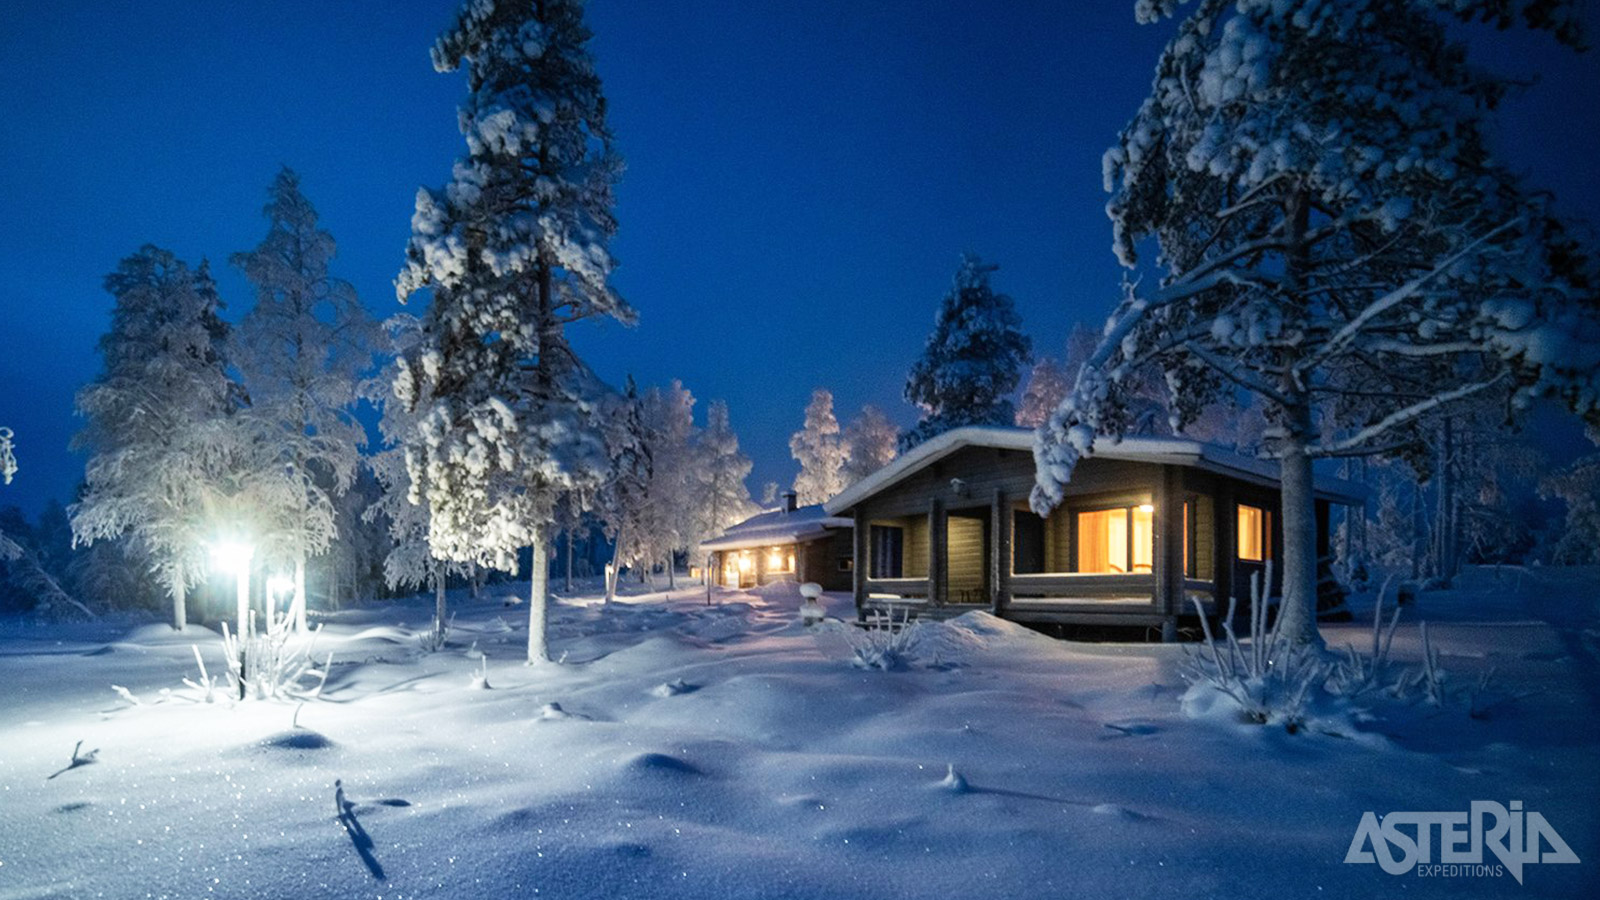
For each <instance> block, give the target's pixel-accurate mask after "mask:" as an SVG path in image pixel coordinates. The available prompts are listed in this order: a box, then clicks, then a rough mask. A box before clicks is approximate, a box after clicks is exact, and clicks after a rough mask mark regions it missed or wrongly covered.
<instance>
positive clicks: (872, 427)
mask: <svg viewBox="0 0 1600 900" xmlns="http://www.w3.org/2000/svg"><path fill="white" fill-rule="evenodd" d="M843 440H844V446H845V453H846V454H848V455H847V456H846V458H845V462H844V483H845V484H846V485H850V484H854V483H856V482H857V481H860V480H861V479H863V478H865V477H867V476H868V475H871V474H872V473H873V472H876V471H878V470H879V469H881V468H883V467H884V466H887V465H888V464H889V463H892V462H894V458H895V455H896V454H897V453H898V449H899V446H900V426H898V425H896V424H894V423H893V422H891V421H889V417H888V416H886V415H884V414H883V410H881V409H879V408H877V407H876V406H871V405H868V406H863V407H861V414H860V415H858V416H856V417H855V418H854V419H851V420H850V424H849V425H846V426H845V429H844V437H843Z"/></svg>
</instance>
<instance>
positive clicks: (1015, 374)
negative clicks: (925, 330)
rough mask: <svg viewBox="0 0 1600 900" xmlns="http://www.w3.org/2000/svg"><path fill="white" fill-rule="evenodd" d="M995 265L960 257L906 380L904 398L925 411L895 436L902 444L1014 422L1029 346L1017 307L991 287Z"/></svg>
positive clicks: (1004, 295) (914, 444)
mask: <svg viewBox="0 0 1600 900" xmlns="http://www.w3.org/2000/svg"><path fill="white" fill-rule="evenodd" d="M998 268H999V266H995V265H989V264H986V263H984V262H983V261H982V260H981V259H979V258H978V257H977V256H974V255H972V254H970V253H969V254H967V255H966V256H964V257H962V259H961V266H960V268H958V269H957V270H956V277H955V283H954V284H953V285H952V286H951V288H950V292H949V293H947V294H945V296H944V299H943V300H941V301H940V302H939V312H938V314H937V315H936V316H935V317H934V324H933V333H932V334H930V335H928V341H927V343H926V344H925V345H924V346H923V349H922V356H921V357H920V358H918V359H917V361H916V363H914V364H913V365H912V366H911V374H910V375H909V376H908V377H907V379H906V400H908V401H910V402H911V403H912V404H913V405H915V406H916V407H918V408H919V409H921V410H922V420H921V421H919V422H918V423H917V424H916V426H915V427H913V428H912V429H911V430H910V431H907V432H905V433H904V434H902V435H901V436H900V449H902V450H909V449H911V448H912V447H915V446H916V445H918V444H920V443H922V442H923V441H926V440H928V439H929V438H931V437H935V436H937V435H940V434H943V433H944V432H946V431H949V430H950V429H952V428H960V427H962V426H964V425H1011V424H1012V423H1013V422H1015V421H1016V412H1015V410H1014V409H1013V407H1012V403H1011V395H1012V393H1013V392H1014V391H1016V389H1017V381H1018V380H1019V378H1020V377H1021V369H1022V367H1023V366H1025V365H1027V364H1028V361H1029V357H1030V354H1031V353H1032V349H1033V347H1032V342H1031V341H1029V340H1028V336H1027V335H1025V334H1023V333H1022V331H1021V328H1022V317H1021V316H1018V315H1017V309H1016V304H1015V303H1013V302H1012V300H1011V298H1010V297H1009V296H1007V295H1006V294H997V293H995V292H994V288H992V287H990V285H989V275H990V274H991V273H992V272H994V271H995V270H996V269H998Z"/></svg>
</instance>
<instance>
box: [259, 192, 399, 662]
mask: <svg viewBox="0 0 1600 900" xmlns="http://www.w3.org/2000/svg"><path fill="white" fill-rule="evenodd" d="M262 214H263V215H264V216H265V217H266V219H267V234H266V237H264V238H262V240H261V243H260V244H258V245H256V248H255V249H254V250H250V251H247V252H243V253H236V254H234V255H233V260H232V261H233V264H234V265H235V266H238V267H239V269H240V270H241V271H242V272H244V274H245V277H246V278H248V279H250V283H251V284H252V285H254V286H255V289H256V305H255V307H254V308H253V309H251V310H250V312H249V314H247V315H246V316H245V317H244V320H243V321H242V322H240V323H239V327H238V329H237V330H235V331H234V334H233V344H232V347H231V348H230V353H229V356H230V357H231V358H232V360H233V362H234V363H235V364H236V365H237V366H238V368H239V373H240V375H241V377H242V380H243V383H244V388H245V392H246V393H247V394H248V396H249V398H250V405H249V408H248V409H247V410H245V412H244V418H245V420H246V421H247V422H248V423H249V424H250V426H251V427H252V428H254V429H255V430H256V431H257V432H258V435H259V436H258V440H260V441H261V443H262V445H263V446H264V447H266V448H268V455H269V456H272V457H275V458H271V459H264V460H263V461H262V463H263V464H262V466H261V472H262V473H264V474H266V475H267V476H269V477H272V478H274V479H276V480H277V481H278V482H279V483H277V484H274V485H271V486H268V487H269V489H267V490H265V491H264V492H263V494H262V498H261V502H260V504H259V505H258V515H260V516H261V518H262V519H263V521H265V522H270V523H271V526H270V530H269V531H268V532H267V533H265V534H260V535H257V541H258V544H259V547H260V549H259V552H260V553H261V554H262V555H263V556H264V557H265V558H267V559H269V560H276V561H279V562H282V563H286V564H288V565H290V566H292V567H293V570H294V597H293V600H292V601H291V614H292V616H293V619H294V624H295V627H296V628H297V629H300V630H302V631H303V630H304V629H305V627H306V559H307V557H309V556H318V555H321V554H323V553H325V552H327V550H328V546H329V543H330V542H331V541H332V540H333V538H334V537H335V536H336V534H337V528H336V527H335V515H334V510H335V505H336V502H337V500H338V498H339V497H340V496H342V495H343V494H344V493H345V492H346V491H347V490H349V489H350V485H351V484H352V483H353V482H354V480H355V477H356V470H357V469H358V468H359V466H360V459H361V447H362V445H363V444H365V442H366V432H365V430H364V429H363V428H362V427H361V424H360V423H359V422H357V421H356V418H355V404H356V386H357V383H358V381H359V379H360V377H361V375H362V373H363V372H365V371H366V370H367V368H368V367H369V366H371V364H372V348H373V344H374V343H375V342H376V340H377V326H376V324H375V323H374V322H373V321H372V319H371V317H370V316H368V315H367V312H366V310H364V309H363V308H362V307H361V303H360V301H359V300H357V299H356V291H355V287H354V286H353V285H351V284H350V283H349V282H348V281H345V280H343V279H340V278H335V277H334V276H333V275H331V274H329V271H328V266H329V263H330V262H331V261H332V260H333V256H334V252H335V244H334V241H333V236H332V235H330V234H329V233H328V232H326V231H324V230H322V229H321V228H319V227H318V226H317V211H316V209H315V208H314V207H312V205H311V202H310V201H309V200H307V199H306V197H305V195H304V194H302V193H301V192H300V177H299V176H298V175H296V174H295V173H294V172H293V171H292V170H290V169H288V168H284V169H283V170H281V171H280V172H278V174H277V177H275V178H274V179H273V181H272V186H271V187H270V188H269V189H268V191H267V205H266V207H265V208H264V209H263V210H262Z"/></svg>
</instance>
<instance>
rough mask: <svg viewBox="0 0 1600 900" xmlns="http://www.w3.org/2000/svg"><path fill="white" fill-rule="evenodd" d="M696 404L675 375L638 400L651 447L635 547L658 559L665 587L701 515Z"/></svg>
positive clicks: (673, 583)
mask: <svg viewBox="0 0 1600 900" xmlns="http://www.w3.org/2000/svg"><path fill="white" fill-rule="evenodd" d="M694 403H695V400H694V395H693V394H691V393H690V392H689V390H688V388H685V387H684V386H683V383H682V382H680V381H678V380H677V379H673V381H672V383H671V384H670V385H669V386H668V387H667V388H666V389H665V390H663V389H661V388H654V387H653V388H651V389H650V390H648V391H646V392H645V395H644V400H643V402H642V403H641V404H640V415H641V419H642V421H643V423H644V430H645V443H646V445H647V446H649V448H650V482H649V486H648V487H647V488H646V490H645V502H644V505H643V508H642V509H641V510H640V511H639V512H640V516H639V517H638V522H639V525H638V527H637V528H636V529H635V533H636V534H637V536H638V541H639V543H638V544H637V545H636V547H637V548H638V549H639V551H640V552H641V553H642V554H643V555H642V558H641V560H642V561H643V562H644V563H645V564H646V566H651V565H653V564H655V563H658V562H659V563H661V564H662V565H663V566H665V567H666V573H667V586H668V588H669V589H673V588H676V587H677V576H676V571H675V570H676V566H675V565H674V558H675V557H676V555H677V553H678V552H679V551H681V550H683V549H685V548H687V547H688V546H689V542H690V539H691V536H692V534H693V532H694V531H695V528H696V524H697V523H696V519H697V518H698V515H699V511H698V509H697V499H698V495H699V491H700V484H699V476H698V473H697V472H696V467H697V465H698V464H699V460H698V459H697V458H696V456H697V454H696V448H695V440H696V434H697V431H698V429H696V428H695V425H694ZM646 571H648V569H646Z"/></svg>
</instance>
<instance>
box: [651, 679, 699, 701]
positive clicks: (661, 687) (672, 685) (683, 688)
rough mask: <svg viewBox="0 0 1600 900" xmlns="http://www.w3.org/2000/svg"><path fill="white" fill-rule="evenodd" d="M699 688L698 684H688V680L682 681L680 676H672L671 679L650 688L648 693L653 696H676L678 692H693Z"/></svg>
mask: <svg viewBox="0 0 1600 900" xmlns="http://www.w3.org/2000/svg"><path fill="white" fill-rule="evenodd" d="M699 689H700V686H699V685H698V684H690V683H689V682H687V681H684V680H683V679H682V678H674V679H673V680H671V681H667V682H663V683H661V684H658V685H656V686H655V687H653V688H651V689H650V694H651V696H653V697H663V698H664V697H676V696H678V695H679V694H691V693H694V692H695V691H697V690H699Z"/></svg>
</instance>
